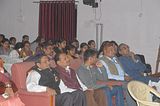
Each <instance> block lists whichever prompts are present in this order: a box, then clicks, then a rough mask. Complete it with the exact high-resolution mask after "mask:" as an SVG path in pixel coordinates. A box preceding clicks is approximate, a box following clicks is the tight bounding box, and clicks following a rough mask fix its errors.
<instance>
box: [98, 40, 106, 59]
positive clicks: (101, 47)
mask: <svg viewBox="0 0 160 106" xmlns="http://www.w3.org/2000/svg"><path fill="white" fill-rule="evenodd" d="M106 43H109V41H103V42H102V44H101V46H100V49H99V51H98V55H97V57H99V55H100V54H101V52H103V48H104V45H105V44H106Z"/></svg>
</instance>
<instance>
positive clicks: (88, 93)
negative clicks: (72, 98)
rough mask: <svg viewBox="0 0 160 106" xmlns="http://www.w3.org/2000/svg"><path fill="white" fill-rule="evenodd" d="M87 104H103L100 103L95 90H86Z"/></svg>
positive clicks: (96, 105)
mask: <svg viewBox="0 0 160 106" xmlns="http://www.w3.org/2000/svg"><path fill="white" fill-rule="evenodd" d="M85 95H86V101H87V106H101V105H98V104H97V103H96V101H95V98H94V90H87V91H85Z"/></svg>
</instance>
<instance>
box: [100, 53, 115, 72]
mask: <svg viewBox="0 0 160 106" xmlns="http://www.w3.org/2000/svg"><path fill="white" fill-rule="evenodd" d="M100 60H103V61H104V62H105V63H106V64H107V65H108V68H109V71H110V72H111V73H112V74H114V75H118V70H117V68H116V66H115V65H114V63H113V62H112V61H111V60H109V59H108V58H107V57H106V56H103V57H101V58H100Z"/></svg>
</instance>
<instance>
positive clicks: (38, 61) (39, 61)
mask: <svg viewBox="0 0 160 106" xmlns="http://www.w3.org/2000/svg"><path fill="white" fill-rule="evenodd" d="M44 56H47V55H45V54H43V55H41V56H39V58H38V59H37V60H35V63H36V64H37V63H41V59H42V57H44Z"/></svg>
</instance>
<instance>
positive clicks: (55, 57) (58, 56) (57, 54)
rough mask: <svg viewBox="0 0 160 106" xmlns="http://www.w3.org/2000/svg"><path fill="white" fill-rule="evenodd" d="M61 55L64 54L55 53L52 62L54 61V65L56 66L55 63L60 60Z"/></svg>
mask: <svg viewBox="0 0 160 106" xmlns="http://www.w3.org/2000/svg"><path fill="white" fill-rule="evenodd" d="M61 54H65V53H64V52H58V53H56V55H55V56H54V60H55V63H56V64H57V61H59V60H60V55H61Z"/></svg>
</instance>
